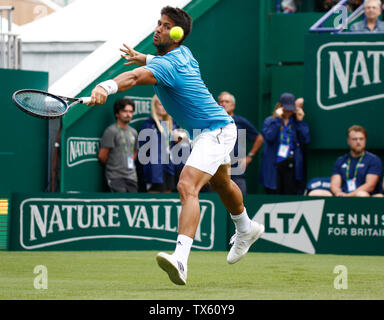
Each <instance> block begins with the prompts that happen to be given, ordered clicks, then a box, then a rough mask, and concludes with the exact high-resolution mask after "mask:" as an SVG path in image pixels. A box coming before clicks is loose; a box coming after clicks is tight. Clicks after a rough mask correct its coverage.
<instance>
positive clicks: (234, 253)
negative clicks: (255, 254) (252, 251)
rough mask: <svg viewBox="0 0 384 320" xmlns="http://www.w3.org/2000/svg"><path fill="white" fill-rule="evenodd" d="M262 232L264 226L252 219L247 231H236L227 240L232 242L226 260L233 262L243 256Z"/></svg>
mask: <svg viewBox="0 0 384 320" xmlns="http://www.w3.org/2000/svg"><path fill="white" fill-rule="evenodd" d="M263 233H264V226H263V225H262V224H259V223H257V222H256V221H253V220H252V221H251V230H250V231H249V232H248V233H240V232H237V231H236V233H235V234H234V235H233V236H232V238H231V240H230V241H229V243H230V244H232V248H231V250H229V252H228V255H227V262H228V263H229V264H233V263H236V262H237V261H239V260H240V259H241V258H242V257H244V256H245V254H246V253H247V252H248V250H249V248H250V247H251V245H252V244H253V243H254V242H255V241H256V240H257V239H259V238H260V237H261V236H262V234H263Z"/></svg>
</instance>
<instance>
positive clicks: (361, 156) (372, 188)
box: [309, 125, 382, 197]
mask: <svg viewBox="0 0 384 320" xmlns="http://www.w3.org/2000/svg"><path fill="white" fill-rule="evenodd" d="M347 137H348V139H347V142H348V145H349V147H350V151H349V152H348V153H346V154H345V155H343V156H341V157H339V158H338V159H337V160H336V162H335V165H334V168H333V172H332V177H331V188H330V191H328V190H314V191H311V192H310V193H309V195H311V196H332V195H334V196H337V197H369V196H372V195H375V196H378V195H379V194H380V191H381V189H380V187H381V186H380V184H379V179H380V176H381V173H382V163H381V160H380V158H379V157H378V156H376V155H374V154H373V153H370V152H368V151H366V150H365V146H366V142H367V132H366V130H365V129H364V128H363V127H361V126H358V125H354V126H352V127H350V128H349V129H348V131H347Z"/></svg>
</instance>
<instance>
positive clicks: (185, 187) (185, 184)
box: [177, 179, 199, 199]
mask: <svg viewBox="0 0 384 320" xmlns="http://www.w3.org/2000/svg"><path fill="white" fill-rule="evenodd" d="M177 191H178V192H179V194H180V197H181V198H182V199H183V198H187V197H197V196H198V195H199V190H197V188H196V187H195V186H194V185H193V184H191V183H190V182H189V181H187V180H184V179H183V180H179V182H178V183H177Z"/></svg>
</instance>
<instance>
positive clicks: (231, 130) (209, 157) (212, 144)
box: [185, 123, 237, 176]
mask: <svg viewBox="0 0 384 320" xmlns="http://www.w3.org/2000/svg"><path fill="white" fill-rule="evenodd" d="M236 138H237V128H236V125H235V124H234V123H229V124H227V125H226V126H225V127H223V128H220V129H216V130H213V131H203V132H202V133H200V134H199V135H198V136H197V137H196V139H195V140H193V144H192V151H191V154H190V155H189V157H188V159H187V162H186V164H185V165H187V166H191V167H194V168H196V169H199V170H201V171H203V172H206V173H208V174H210V175H212V176H213V175H214V174H215V173H216V171H217V169H218V168H219V167H220V166H221V165H223V164H230V163H231V157H230V153H231V151H232V149H233V147H234V146H235V142H236Z"/></svg>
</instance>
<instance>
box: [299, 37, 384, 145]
mask: <svg viewBox="0 0 384 320" xmlns="http://www.w3.org/2000/svg"><path fill="white" fill-rule="evenodd" d="M304 78H305V84H304V89H305V90H304V92H305V95H304V98H305V101H306V102H305V105H306V107H305V110H306V114H307V116H306V119H307V120H308V122H309V125H310V128H311V145H310V147H311V148H313V149H338V148H339V149H340V148H341V149H342V148H345V147H346V131H347V129H348V128H349V127H350V126H351V125H354V124H358V125H362V126H363V127H365V128H366V129H367V132H368V147H369V148H371V149H382V148H383V147H384V140H383V139H382V135H381V133H380V132H381V130H380V129H381V126H382V125H381V120H380V119H381V118H382V117H383V116H384V109H383V103H384V38H383V35H382V34H351V33H349V34H338V35H335V34H309V35H307V37H306V42H305V77H304Z"/></svg>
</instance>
